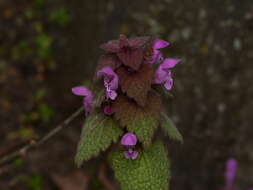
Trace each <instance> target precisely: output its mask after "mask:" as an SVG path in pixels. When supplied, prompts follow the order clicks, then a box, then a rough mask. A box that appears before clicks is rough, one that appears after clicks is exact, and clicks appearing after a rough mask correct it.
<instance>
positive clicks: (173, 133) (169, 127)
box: [161, 112, 184, 143]
mask: <svg viewBox="0 0 253 190" xmlns="http://www.w3.org/2000/svg"><path fill="white" fill-rule="evenodd" d="M161 115H162V120H161V127H162V129H163V131H164V132H165V133H166V135H167V136H169V137H170V138H171V139H173V140H176V141H179V142H181V143H183V141H184V140H183V136H182V135H181V133H180V132H179V131H178V129H177V127H176V126H175V125H174V123H173V121H172V120H171V119H170V118H169V117H168V116H167V115H166V113H164V112H162V114H161Z"/></svg>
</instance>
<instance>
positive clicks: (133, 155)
mask: <svg viewBox="0 0 253 190" xmlns="http://www.w3.org/2000/svg"><path fill="white" fill-rule="evenodd" d="M138 154H139V153H138V152H137V151H133V150H131V149H129V150H128V151H125V152H124V156H125V158H126V159H132V160H135V159H136V158H137V157H138Z"/></svg>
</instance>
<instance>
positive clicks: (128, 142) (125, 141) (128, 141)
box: [121, 133, 137, 146]
mask: <svg viewBox="0 0 253 190" xmlns="http://www.w3.org/2000/svg"><path fill="white" fill-rule="evenodd" d="M136 143H137V137H136V135H135V134H133V133H126V134H125V135H124V136H123V137H122V138H121V144H122V145H124V146H135V145H136Z"/></svg>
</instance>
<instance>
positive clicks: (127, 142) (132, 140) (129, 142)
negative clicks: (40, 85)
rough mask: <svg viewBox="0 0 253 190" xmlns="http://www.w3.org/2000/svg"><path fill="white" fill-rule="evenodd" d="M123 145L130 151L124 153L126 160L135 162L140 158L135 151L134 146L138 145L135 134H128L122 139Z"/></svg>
mask: <svg viewBox="0 0 253 190" xmlns="http://www.w3.org/2000/svg"><path fill="white" fill-rule="evenodd" d="M121 144H122V145H124V146H126V147H127V148H128V150H127V151H125V152H124V156H125V158H127V159H132V160H135V159H136V158H137V157H138V152H137V151H134V150H133V148H134V146H135V145H136V144H137V137H136V135H135V134H133V133H126V134H125V135H124V136H123V137H122V138H121Z"/></svg>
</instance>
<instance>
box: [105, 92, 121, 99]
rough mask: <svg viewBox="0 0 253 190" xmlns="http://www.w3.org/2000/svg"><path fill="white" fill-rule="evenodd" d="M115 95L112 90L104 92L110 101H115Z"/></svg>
mask: <svg viewBox="0 0 253 190" xmlns="http://www.w3.org/2000/svg"><path fill="white" fill-rule="evenodd" d="M117 95H118V94H117V92H115V91H114V90H106V97H107V98H110V99H111V100H115V99H116V97H117Z"/></svg>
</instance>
